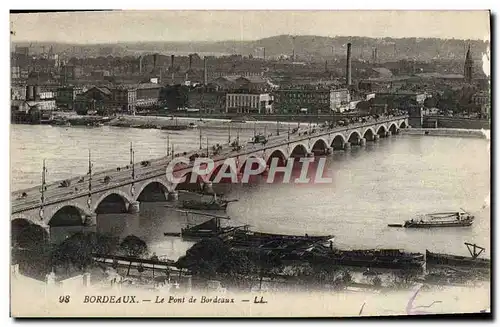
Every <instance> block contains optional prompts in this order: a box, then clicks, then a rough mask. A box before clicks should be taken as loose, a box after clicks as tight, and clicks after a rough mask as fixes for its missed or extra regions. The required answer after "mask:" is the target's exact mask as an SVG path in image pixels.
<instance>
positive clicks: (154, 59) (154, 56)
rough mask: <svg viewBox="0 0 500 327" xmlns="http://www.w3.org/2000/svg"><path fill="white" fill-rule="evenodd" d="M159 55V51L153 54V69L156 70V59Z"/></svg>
mask: <svg viewBox="0 0 500 327" xmlns="http://www.w3.org/2000/svg"><path fill="white" fill-rule="evenodd" d="M157 57H158V54H157V53H155V54H154V55H153V70H154V69H156V59H157Z"/></svg>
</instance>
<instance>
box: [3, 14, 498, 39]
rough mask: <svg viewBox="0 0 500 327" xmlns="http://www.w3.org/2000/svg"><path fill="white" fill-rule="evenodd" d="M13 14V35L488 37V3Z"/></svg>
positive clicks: (93, 36)
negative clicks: (455, 7) (433, 7)
mask: <svg viewBox="0 0 500 327" xmlns="http://www.w3.org/2000/svg"><path fill="white" fill-rule="evenodd" d="M103 16H106V17H105V23H104V24H103ZM10 18H11V19H10V20H11V29H12V30H13V31H14V32H15V34H14V35H11V41H12V42H53V43H72V44H98V43H109V44H112V43H122V42H123V43H134V42H162V41H164V42H189V41H192V42H203V41H206V42H217V41H252V40H258V39H263V38H268V37H272V36H277V35H314V36H324V37H348V36H352V37H369V38H384V37H390V38H396V39H397V38H412V37H416V38H440V39H459V40H489V39H490V23H489V12H488V11H304V10H302V11H214V10H210V11H208V10H207V11H177V10H176V11H173V10H172V11H113V12H109V11H107V12H70V13H68V12H65V13H30V14H11V15H10ZM464 21H468V22H469V23H467V24H464ZM193 22H197V23H198V24H193ZM271 22H272V23H271ZM41 26H43V28H41ZM238 26H239V28H238ZM424 27H425V28H424Z"/></svg>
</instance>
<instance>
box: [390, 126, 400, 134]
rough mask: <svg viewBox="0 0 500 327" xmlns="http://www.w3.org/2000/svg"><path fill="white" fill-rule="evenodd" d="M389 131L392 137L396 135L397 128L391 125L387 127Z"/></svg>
mask: <svg viewBox="0 0 500 327" xmlns="http://www.w3.org/2000/svg"><path fill="white" fill-rule="evenodd" d="M389 131H390V132H391V133H392V134H393V135H394V134H396V133H397V131H398V126H397V125H396V123H392V124H391V125H390V126H389Z"/></svg>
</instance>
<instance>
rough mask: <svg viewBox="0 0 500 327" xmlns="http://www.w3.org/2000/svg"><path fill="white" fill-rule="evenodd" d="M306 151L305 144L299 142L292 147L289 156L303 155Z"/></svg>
mask: <svg viewBox="0 0 500 327" xmlns="http://www.w3.org/2000/svg"><path fill="white" fill-rule="evenodd" d="M308 153H309V151H308V150H307V146H306V145H304V144H302V143H299V144H297V145H295V146H294V147H293V149H292V151H291V152H290V157H305V156H306V155H307V154H308Z"/></svg>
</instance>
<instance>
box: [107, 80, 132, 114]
mask: <svg viewBox="0 0 500 327" xmlns="http://www.w3.org/2000/svg"><path fill="white" fill-rule="evenodd" d="M136 104H137V88H136V87H135V86H118V87H115V88H112V89H111V103H110V107H113V108H115V110H116V111H120V112H128V113H134V112H135V109H136Z"/></svg>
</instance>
